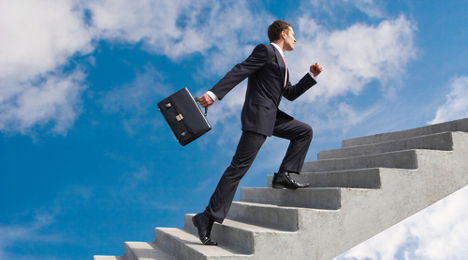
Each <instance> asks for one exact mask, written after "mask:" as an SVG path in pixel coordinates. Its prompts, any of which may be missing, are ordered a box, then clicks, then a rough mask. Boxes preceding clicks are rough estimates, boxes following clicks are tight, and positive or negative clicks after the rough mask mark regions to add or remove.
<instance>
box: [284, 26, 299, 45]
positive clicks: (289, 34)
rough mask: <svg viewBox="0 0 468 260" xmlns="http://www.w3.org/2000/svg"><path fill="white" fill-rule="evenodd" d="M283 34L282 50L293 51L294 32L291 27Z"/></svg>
mask: <svg viewBox="0 0 468 260" xmlns="http://www.w3.org/2000/svg"><path fill="white" fill-rule="evenodd" d="M283 33H284V50H285V51H292V50H294V43H295V42H296V39H295V38H294V31H293V28H292V27H289V29H287V30H285V31H283Z"/></svg>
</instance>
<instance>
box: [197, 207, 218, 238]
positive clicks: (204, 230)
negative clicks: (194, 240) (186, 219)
mask: <svg viewBox="0 0 468 260" xmlns="http://www.w3.org/2000/svg"><path fill="white" fill-rule="evenodd" d="M192 222H193V225H194V226H195V227H196V228H197V229H198V237H199V238H200V241H201V242H202V243H203V244H204V245H209V246H217V245H218V243H216V241H213V240H211V238H210V235H211V228H212V227H213V222H214V221H213V220H212V219H210V218H209V217H207V216H205V214H203V213H199V214H197V215H195V216H194V217H192Z"/></svg>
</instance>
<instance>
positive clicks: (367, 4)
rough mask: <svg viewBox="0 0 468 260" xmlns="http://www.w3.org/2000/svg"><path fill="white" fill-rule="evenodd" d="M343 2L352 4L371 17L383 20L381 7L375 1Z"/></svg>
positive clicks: (350, 0) (351, 0) (344, 0)
mask: <svg viewBox="0 0 468 260" xmlns="http://www.w3.org/2000/svg"><path fill="white" fill-rule="evenodd" d="M343 2H350V3H352V4H353V5H354V6H355V7H356V8H357V9H359V10H361V11H362V12H363V13H365V14H367V15H368V16H370V17H376V18H381V17H382V16H383V14H382V11H381V9H380V7H379V6H377V5H376V4H375V3H374V1H373V0H343Z"/></svg>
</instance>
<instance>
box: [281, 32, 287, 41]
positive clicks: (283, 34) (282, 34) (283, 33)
mask: <svg viewBox="0 0 468 260" xmlns="http://www.w3.org/2000/svg"><path fill="white" fill-rule="evenodd" d="M281 38H283V39H285V38H286V31H281Z"/></svg>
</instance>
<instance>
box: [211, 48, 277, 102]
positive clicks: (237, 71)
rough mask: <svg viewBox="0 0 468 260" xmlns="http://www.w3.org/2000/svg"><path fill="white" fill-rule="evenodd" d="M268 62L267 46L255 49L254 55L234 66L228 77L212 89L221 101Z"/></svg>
mask: <svg viewBox="0 0 468 260" xmlns="http://www.w3.org/2000/svg"><path fill="white" fill-rule="evenodd" d="M267 62H268V50H267V46H266V45H265V44H260V45H257V47H255V49H254V50H253V51H252V54H250V56H249V57H248V58H247V59H246V60H245V61H243V62H242V63H239V64H237V65H236V66H234V67H233V68H232V69H231V71H229V72H228V73H227V74H226V76H224V77H223V78H222V79H221V80H220V81H219V82H218V83H216V85H214V86H213V88H212V89H210V91H211V92H213V93H214V94H215V95H216V96H217V97H218V99H219V100H221V99H223V98H224V96H225V95H226V94H227V93H228V92H229V91H231V89H233V88H234V87H235V86H236V85H237V84H239V83H240V82H241V81H243V80H244V79H246V78H247V77H249V76H250V75H252V74H253V73H255V72H256V71H257V70H259V69H261V68H262V67H263V66H264V65H265V64H266V63H267Z"/></svg>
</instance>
